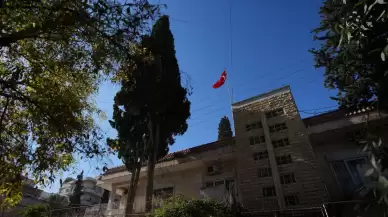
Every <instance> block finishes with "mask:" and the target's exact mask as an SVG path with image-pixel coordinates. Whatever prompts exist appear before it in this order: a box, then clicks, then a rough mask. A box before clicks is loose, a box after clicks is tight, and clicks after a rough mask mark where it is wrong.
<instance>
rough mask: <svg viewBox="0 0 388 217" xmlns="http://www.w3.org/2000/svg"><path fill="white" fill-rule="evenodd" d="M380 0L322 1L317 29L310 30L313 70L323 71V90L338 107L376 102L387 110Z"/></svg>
mask: <svg viewBox="0 0 388 217" xmlns="http://www.w3.org/2000/svg"><path fill="white" fill-rule="evenodd" d="M387 9H388V8H387V4H386V3H384V1H380V0H377V1H375V0H361V1H359V0H347V1H344V0H326V1H325V2H324V3H323V6H322V7H321V9H320V15H321V24H320V27H318V28H316V29H314V30H313V32H314V33H315V36H314V38H315V40H318V41H319V42H321V45H320V46H319V48H314V49H312V50H311V52H312V53H313V54H314V57H315V61H316V65H315V66H316V67H324V68H325V86H326V87H329V88H335V89H337V90H338V94H337V96H336V97H333V99H335V100H337V101H338V102H339V104H340V105H341V106H342V107H362V106H367V105H370V104H371V102H373V101H374V100H376V99H377V100H378V105H379V107H380V108H384V109H387V106H388V82H387V81H388V80H387V79H388V77H387V75H388V62H387V61H386V59H387V58H386V56H387V55H388V45H387V44H388V42H387V39H388V35H387V34H388V22H387V18H388V17H387V16H388V10H387Z"/></svg>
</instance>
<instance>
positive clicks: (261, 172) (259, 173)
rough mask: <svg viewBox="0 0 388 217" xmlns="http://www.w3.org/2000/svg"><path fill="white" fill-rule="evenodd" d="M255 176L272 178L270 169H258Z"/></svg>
mask: <svg viewBox="0 0 388 217" xmlns="http://www.w3.org/2000/svg"><path fill="white" fill-rule="evenodd" d="M257 176H258V177H259V178H265V177H272V169H271V167H265V168H259V169H258V170H257Z"/></svg>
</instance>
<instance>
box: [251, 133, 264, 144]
mask: <svg viewBox="0 0 388 217" xmlns="http://www.w3.org/2000/svg"><path fill="white" fill-rule="evenodd" d="M264 143H265V136H264V135H257V136H250V137H249V145H250V146H252V145H260V144H264Z"/></svg>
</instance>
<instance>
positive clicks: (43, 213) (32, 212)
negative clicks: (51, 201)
mask: <svg viewBox="0 0 388 217" xmlns="http://www.w3.org/2000/svg"><path fill="white" fill-rule="evenodd" d="M49 210H50V208H49V206H48V205H47V204H36V205H31V206H28V207H27V208H26V209H25V210H23V211H22V212H21V215H22V216H23V217H48V216H49V213H50V211H49Z"/></svg>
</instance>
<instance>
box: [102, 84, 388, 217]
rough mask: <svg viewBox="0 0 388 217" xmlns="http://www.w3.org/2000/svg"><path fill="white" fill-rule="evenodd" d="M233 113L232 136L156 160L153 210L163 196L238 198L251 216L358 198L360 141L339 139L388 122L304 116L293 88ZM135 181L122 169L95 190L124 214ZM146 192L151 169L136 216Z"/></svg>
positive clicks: (142, 182) (360, 115)
mask: <svg viewBox="0 0 388 217" xmlns="http://www.w3.org/2000/svg"><path fill="white" fill-rule="evenodd" d="M232 108H233V118H234V128H235V137H234V138H231V139H227V140H222V141H216V142H212V143H209V144H204V145H200V146H196V147H193V148H189V149H185V150H182V151H178V152H174V153H170V154H168V155H167V156H165V157H164V158H162V159H160V160H159V161H158V163H157V165H156V168H155V178H154V207H158V206H161V205H162V204H163V203H162V202H163V200H160V199H163V198H165V197H168V196H173V197H175V196H177V195H183V196H185V197H188V198H193V197H194V198H212V199H216V200H230V198H231V196H232V195H234V196H235V197H236V198H237V200H238V202H240V203H241V204H242V205H243V206H244V208H246V209H247V210H249V211H252V212H261V211H266V210H290V209H302V208H311V207H319V206H321V205H322V203H324V202H329V201H340V200H349V199H352V198H354V195H355V194H356V193H357V192H360V191H362V189H363V187H364V186H365V180H363V179H362V178H360V177H361V176H362V168H363V167H365V165H366V164H367V162H366V159H365V154H364V153H360V152H359V147H358V146H357V145H355V143H354V142H351V141H345V140H344V139H343V138H345V137H343V138H342V137H341V138H340V137H338V136H337V135H348V134H349V133H354V132H357V130H358V129H360V128H362V126H363V125H364V124H365V122H366V121H367V120H368V121H369V122H370V123H372V124H373V126H375V127H376V129H377V130H380V131H384V130H385V131H386V128H385V126H386V124H387V123H388V122H387V120H388V119H387V117H388V116H387V115H385V114H381V113H380V114H379V115H378V117H377V114H375V112H374V113H373V112H372V114H371V113H370V111H372V109H369V110H370V111H369V110H368V109H366V110H365V109H364V110H360V111H357V112H353V113H351V114H349V112H348V111H344V110H337V111H333V112H328V113H327V114H322V115H317V116H313V117H309V118H305V119H302V118H301V116H300V114H299V112H298V108H297V106H296V103H295V100H294V98H293V96H292V93H291V90H290V88H289V87H288V86H287V87H282V88H279V89H276V90H273V91H270V92H268V93H264V94H260V95H258V96H255V97H252V98H249V99H247V100H243V101H241V102H237V103H234V104H233V105H232ZM355 130H356V131H355ZM356 150H357V151H356ZM130 176H131V174H130V173H129V172H128V171H127V170H126V168H125V166H120V167H115V168H111V169H109V170H108V171H107V172H106V173H105V174H104V175H102V176H100V177H98V183H97V185H98V186H100V187H102V188H104V189H107V190H109V191H111V194H110V200H109V203H108V205H107V212H108V213H109V214H110V215H115V214H117V215H119V214H122V213H124V210H125V206H126V194H127V192H128V186H129V180H130ZM349 181H351V182H349ZM347 182H349V183H351V184H349V185H346V183H347ZM145 189H146V166H144V167H142V169H141V174H140V179H139V184H138V188H137V192H136V197H135V202H134V211H135V212H144V208H145Z"/></svg>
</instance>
